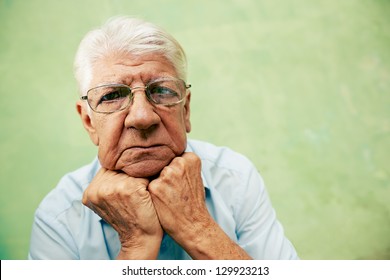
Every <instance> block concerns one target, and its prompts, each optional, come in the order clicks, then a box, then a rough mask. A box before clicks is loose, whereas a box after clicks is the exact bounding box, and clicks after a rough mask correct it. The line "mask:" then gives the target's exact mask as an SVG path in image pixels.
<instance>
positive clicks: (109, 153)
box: [97, 119, 123, 168]
mask: <svg viewBox="0 0 390 280" xmlns="http://www.w3.org/2000/svg"><path fill="white" fill-rule="evenodd" d="M122 131H123V121H122V122H120V121H118V120H117V119H116V120H115V121H114V120H111V121H110V120H109V119H107V120H105V121H103V122H100V123H99V125H98V129H97V133H98V136H99V145H98V155H99V159H100V161H101V164H102V165H103V166H104V167H106V168H108V167H112V166H113V165H114V164H115V161H116V158H117V153H118V143H119V140H120V138H121V135H122Z"/></svg>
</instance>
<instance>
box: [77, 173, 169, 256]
mask: <svg viewBox="0 0 390 280" xmlns="http://www.w3.org/2000/svg"><path fill="white" fill-rule="evenodd" d="M148 184H149V181H148V180H147V179H142V178H133V177H129V176H128V175H127V174H125V173H119V172H116V171H111V170H108V169H105V168H101V169H100V170H99V172H98V173H97V174H96V176H95V178H94V179H93V180H92V182H91V184H90V185H89V186H88V188H87V189H86V190H85V192H84V195H83V204H84V205H86V206H87V207H89V208H90V209H92V210H93V211H94V212H95V213H96V214H98V215H99V216H100V217H101V218H102V219H104V220H105V221H106V222H107V223H109V224H110V225H111V226H112V227H113V228H114V229H115V230H116V231H117V232H118V234H119V238H120V242H121V245H122V248H121V251H120V253H119V255H118V259H156V258H157V256H158V252H159V249H160V244H161V240H162V236H163V230H162V228H161V225H160V223H159V220H158V217H157V214H156V210H155V209H154V205H153V202H152V199H151V197H150V194H149V192H148V191H147V187H148Z"/></svg>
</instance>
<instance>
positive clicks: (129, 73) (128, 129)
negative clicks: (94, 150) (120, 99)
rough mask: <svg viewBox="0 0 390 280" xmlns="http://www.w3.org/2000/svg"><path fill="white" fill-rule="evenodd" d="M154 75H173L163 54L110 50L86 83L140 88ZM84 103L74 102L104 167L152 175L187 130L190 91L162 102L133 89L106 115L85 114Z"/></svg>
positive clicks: (181, 146) (178, 148) (175, 152)
mask: <svg viewBox="0 0 390 280" xmlns="http://www.w3.org/2000/svg"><path fill="white" fill-rule="evenodd" d="M159 77H177V74H176V71H175V69H174V67H173V66H172V65H171V64H170V63H169V62H168V61H167V60H166V59H165V58H164V57H163V56H161V55H159V54H148V55H143V56H137V57H135V56H132V55H129V54H113V55H109V56H106V57H105V58H102V59H100V60H99V61H97V62H96V63H95V64H94V68H93V71H92V81H91V84H90V87H89V88H92V87H96V86H98V85H102V84H108V83H121V84H126V85H128V86H130V87H139V86H145V85H146V84H147V83H148V82H149V81H151V80H154V79H156V78H159ZM85 102H86V101H81V100H80V101H78V102H77V110H78V112H79V114H80V116H81V119H82V121H83V124H84V127H85V128H86V129H87V131H88V133H89V135H90V138H91V140H92V141H93V142H94V144H95V145H97V146H98V157H99V160H100V163H101V165H102V166H103V167H105V168H107V169H110V170H122V171H123V172H125V173H127V174H128V175H129V176H132V177H142V178H145V177H150V176H154V175H156V174H158V173H159V172H160V171H161V170H162V168H163V167H165V166H166V165H168V164H169V163H170V162H171V160H172V159H173V158H174V157H176V156H179V155H181V154H182V153H183V152H184V150H185V148H186V144H187V138H186V133H187V132H189V131H190V130H191V124H190V93H188V95H187V96H186V98H185V100H184V101H183V102H182V103H180V104H177V105H175V106H171V107H166V106H162V105H159V106H156V105H154V104H152V103H150V102H149V100H148V99H147V97H146V95H145V91H144V90H143V89H137V90H135V91H134V97H133V100H132V102H131V104H130V106H129V107H128V108H126V109H125V110H123V111H120V112H114V113H111V114H100V113H96V112H93V111H92V110H91V111H90V112H89V114H88V112H87V107H86V106H88V105H87V104H86V103H85Z"/></svg>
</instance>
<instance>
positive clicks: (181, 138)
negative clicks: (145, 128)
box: [165, 116, 187, 154]
mask: <svg viewBox="0 0 390 280" xmlns="http://www.w3.org/2000/svg"><path fill="white" fill-rule="evenodd" d="M165 127H166V129H167V131H168V134H169V136H170V138H171V140H172V143H174V145H175V150H176V151H175V152H176V154H181V153H182V152H183V151H184V149H185V148H186V146H187V132H186V123H185V120H184V119H183V118H182V116H178V117H177V118H175V119H171V121H167V122H166V125H165Z"/></svg>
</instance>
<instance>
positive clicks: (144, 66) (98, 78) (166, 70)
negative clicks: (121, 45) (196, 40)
mask: <svg viewBox="0 0 390 280" xmlns="http://www.w3.org/2000/svg"><path fill="white" fill-rule="evenodd" d="M91 74H92V77H91V81H90V83H89V86H88V87H89V88H91V87H96V86H99V85H101V84H107V83H121V84H126V85H131V84H133V83H134V82H137V83H141V82H142V83H147V82H149V81H150V80H153V79H156V78H160V77H174V78H176V77H177V71H176V70H175V67H174V66H173V64H172V63H171V62H170V61H168V59H166V58H165V56H164V55H162V54H159V53H149V54H143V55H134V54H129V53H110V54H108V55H105V56H103V57H101V58H99V59H97V60H96V61H95V62H94V63H93V64H92V71H91Z"/></svg>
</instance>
